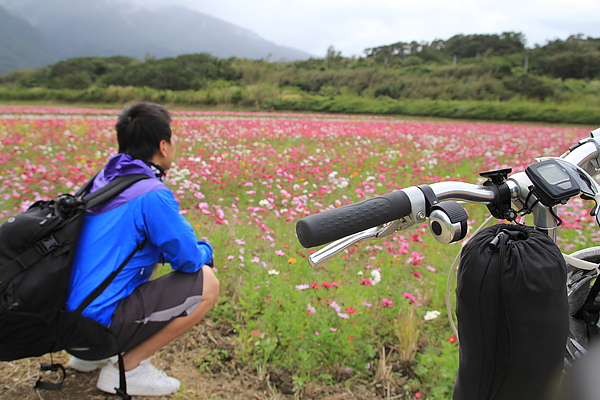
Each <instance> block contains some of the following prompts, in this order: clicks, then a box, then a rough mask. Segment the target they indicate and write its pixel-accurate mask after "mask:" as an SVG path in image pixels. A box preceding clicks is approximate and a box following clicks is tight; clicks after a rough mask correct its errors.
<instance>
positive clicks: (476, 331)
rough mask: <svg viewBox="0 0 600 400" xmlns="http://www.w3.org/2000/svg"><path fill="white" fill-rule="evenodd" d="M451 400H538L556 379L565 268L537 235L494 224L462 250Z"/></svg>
mask: <svg viewBox="0 0 600 400" xmlns="http://www.w3.org/2000/svg"><path fill="white" fill-rule="evenodd" d="M461 255H462V259H461V262H460V266H459V271H458V282H457V289H456V294H457V300H456V301H457V304H456V314H457V319H458V335H459V341H460V352H459V369H458V377H457V380H456V384H455V387H454V397H453V398H454V400H491V399H494V400H541V399H546V398H548V397H549V396H550V395H551V394H552V393H553V392H554V391H555V390H556V387H557V384H558V380H559V378H560V374H561V371H562V366H563V358H564V355H565V345H566V340H567V335H568V331H569V314H568V303H567V293H566V276H567V274H566V264H565V261H564V259H563V257H562V254H561V252H560V250H559V248H558V247H557V246H556V244H555V243H554V242H553V241H552V240H551V239H550V237H548V235H546V234H545V233H543V232H540V231H537V230H535V229H534V228H532V227H529V226H523V225H509V224H499V225H496V226H492V227H489V228H486V229H483V230H482V231H481V232H480V233H478V234H477V235H475V236H474V237H473V238H471V240H470V241H469V242H468V243H467V244H466V245H465V246H464V248H463V249H462V254H461Z"/></svg>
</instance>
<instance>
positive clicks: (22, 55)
mask: <svg viewBox="0 0 600 400" xmlns="http://www.w3.org/2000/svg"><path fill="white" fill-rule="evenodd" d="M50 47H51V46H50V45H49V43H48V42H47V41H46V40H45V39H44V37H43V36H42V34H41V33H40V32H39V31H38V30H37V29H35V28H34V27H33V26H32V25H31V24H30V23H29V22H27V21H26V20H25V19H23V18H21V17H19V16H17V15H14V14H13V13H11V12H9V11H8V10H7V9H6V8H3V7H1V6H0V73H3V72H8V71H14V70H18V69H30V68H36V67H40V66H43V65H47V64H51V63H54V62H56V61H58V57H57V56H56V54H55V53H54V52H53V51H52V50H51V49H50Z"/></svg>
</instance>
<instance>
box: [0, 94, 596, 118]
mask: <svg viewBox="0 0 600 400" xmlns="http://www.w3.org/2000/svg"><path fill="white" fill-rule="evenodd" d="M0 101H20V102H40V101H43V102H61V103H76V104H82V103H95V104H117V105H118V106H119V107H120V106H121V105H122V104H124V103H128V102H133V101H153V102H158V103H163V104H170V105H177V106H179V107H185V106H190V107H205V106H215V105H219V106H224V107H228V108H230V109H232V110H233V109H236V108H242V107H243V108H245V109H247V108H248V107H251V108H253V109H256V110H277V111H309V112H327V113H344V114H372V115H410V116H422V117H441V118H458V119H479V120H501V121H532V122H552V123H570V124H585V125H598V126H600V107H597V106H594V105H589V104H584V103H577V104H572V103H565V104H553V103H544V102H529V101H514V100H513V101H507V102H500V101H497V102H493V101H451V100H415V99H398V100H396V99H392V98H389V97H385V96H381V97H377V98H374V97H360V96H354V95H336V96H321V95H309V94H304V93H303V94H297V93H296V94H285V93H282V91H281V90H275V89H274V88H272V87H266V86H255V87H253V88H239V87H238V88H233V89H232V88H224V89H213V90H209V91H191V90H190V91H170V90H156V89H150V88H136V87H118V86H111V87H108V88H90V89H82V90H73V89H60V90H57V89H45V88H32V89H7V88H0Z"/></svg>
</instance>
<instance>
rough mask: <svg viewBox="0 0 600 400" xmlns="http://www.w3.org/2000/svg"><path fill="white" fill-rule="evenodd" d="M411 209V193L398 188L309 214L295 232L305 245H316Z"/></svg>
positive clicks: (367, 227)
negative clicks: (408, 193)
mask: <svg viewBox="0 0 600 400" xmlns="http://www.w3.org/2000/svg"><path fill="white" fill-rule="evenodd" d="M410 212H411V202H410V199H409V197H408V195H407V194H406V193H404V192H403V191H401V190H398V191H395V192H391V193H387V194H384V195H381V196H377V197H374V198H371V199H368V200H364V201H361V202H358V203H354V204H349V205H346V206H342V207H339V208H334V209H331V210H326V211H323V212H320V213H317V214H313V215H310V216H308V217H306V218H303V219H301V220H300V221H298V223H297V224H296V233H297V235H298V240H299V241H300V244H301V245H302V246H304V247H306V248H308V247H315V246H320V245H322V244H325V243H329V242H332V241H334V240H338V239H341V238H343V237H346V236H350V235H352V234H354V233H357V232H361V231H364V230H366V229H369V228H372V227H374V226H377V225H383V224H385V223H388V222H391V221H393V220H396V219H400V218H404V217H406V216H407V215H409V214H410Z"/></svg>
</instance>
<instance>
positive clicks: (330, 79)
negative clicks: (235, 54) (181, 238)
mask: <svg viewBox="0 0 600 400" xmlns="http://www.w3.org/2000/svg"><path fill="white" fill-rule="evenodd" d="M115 88H139V90H137V89H136V90H128V89H126V90H116V89H115ZM0 89H2V91H1V94H2V98H4V99H9V100H10V99H34V98H36V99H50V98H63V99H66V98H69V99H71V98H74V99H77V98H80V99H82V101H106V102H109V101H111V99H113V98H115V96H116V97H117V98H118V99H117V100H118V101H122V100H127V99H124V98H122V97H123V96H124V93H131V95H132V96H139V93H146V94H147V93H149V92H148V91H149V90H154V91H159V92H160V91H163V92H164V93H163V94H162V95H155V94H152V96H153V97H157V96H158V97H161V96H162V97H163V98H167V97H168V98H177V99H178V100H177V101H178V102H181V103H185V102H186V101H189V103H190V104H204V105H214V104H229V105H234V106H235V105H241V106H249V107H252V106H254V107H263V106H264V105H265V104H267V103H269V104H274V103H276V104H279V105H283V104H290V102H291V101H296V103H295V106H294V107H299V104H304V105H306V104H307V102H306V98H307V96H309V97H310V98H311V99H312V100H311V101H313V100H314V101H315V102H317V103H319V104H321V102H322V101H326V100H327V99H334V98H336V97H339V96H342V97H344V99H350V98H362V99H391V100H398V101H399V100H435V101H490V102H506V101H532V102H553V103H556V104H586V105H596V106H597V105H600V104H599V103H600V94H599V93H600V90H599V89H600V39H597V38H592V37H584V36H583V35H574V36H570V37H569V38H567V39H565V40H561V39H556V40H553V41H549V42H547V43H546V44H545V45H543V46H535V47H534V48H527V47H526V46H525V39H524V36H523V35H522V34H521V33H514V32H504V33H502V34H488V35H456V36H453V37H451V38H450V39H448V40H435V41H433V42H431V43H428V42H418V43H417V42H410V43H408V42H398V43H394V44H391V45H386V46H380V47H374V48H369V49H366V50H365V52H364V56H362V57H351V58H347V57H343V56H342V55H341V53H340V52H338V51H336V50H335V48H333V47H330V48H329V49H328V51H327V54H326V55H325V57H324V58H322V59H309V60H304V61H294V62H269V61H268V60H250V59H241V58H227V59H220V58H217V57H214V56H212V55H210V54H206V53H201V54H189V55H182V56H179V57H174V58H163V59H156V58H154V57H152V56H147V57H146V58H145V59H144V60H139V59H136V58H131V57H106V58H101V57H86V58H74V59H69V60H66V61H61V62H58V63H56V64H53V65H50V66H47V67H43V68H38V69H35V70H28V71H16V72H13V73H9V74H6V75H3V76H0ZM60 91H69V92H64V93H61V92H60ZM78 91H79V92H78ZM169 92H174V93H175V94H173V93H171V94H169ZM116 93H118V95H117V94H116ZM133 93H137V94H135V95H134V94H133ZM176 93H180V94H176ZM36 96H37V97H36ZM144 96H145V95H144ZM103 99H106V100H103ZM186 99H189V100H186ZM294 99H295V100H294ZM133 100H134V99H133ZM159 100H160V98H159ZM346 103H347V101H346V100H344V104H346ZM315 107H316V106H315Z"/></svg>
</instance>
